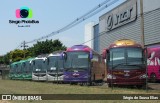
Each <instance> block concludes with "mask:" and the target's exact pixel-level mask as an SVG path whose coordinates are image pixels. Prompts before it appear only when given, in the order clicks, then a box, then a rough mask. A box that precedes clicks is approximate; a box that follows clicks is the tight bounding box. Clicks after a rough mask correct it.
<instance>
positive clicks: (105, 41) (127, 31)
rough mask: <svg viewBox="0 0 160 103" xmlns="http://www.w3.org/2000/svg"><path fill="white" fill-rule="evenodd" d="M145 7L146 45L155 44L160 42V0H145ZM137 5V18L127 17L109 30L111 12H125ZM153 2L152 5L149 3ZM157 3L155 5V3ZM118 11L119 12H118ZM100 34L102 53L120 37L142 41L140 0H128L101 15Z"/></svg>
mask: <svg viewBox="0 0 160 103" xmlns="http://www.w3.org/2000/svg"><path fill="white" fill-rule="evenodd" d="M143 1H144V2H143V5H144V7H143V9H144V36H145V45H146V46H147V45H153V44H158V43H160V39H159V38H160V9H159V8H160V5H158V4H160V0H153V1H152V0H143ZM135 3H136V7H137V14H136V15H137V16H136V19H135V20H130V19H133V17H132V18H130V19H126V21H124V22H123V23H124V24H122V25H120V26H118V27H116V28H114V29H112V30H109V31H108V30H107V19H108V15H109V14H116V13H117V14H118V13H119V12H120V13H123V11H125V10H127V9H128V8H129V7H130V6H132V5H135ZM149 4H151V5H149ZM154 4H155V5H154ZM116 11H118V12H116ZM99 36H100V38H99V39H100V43H99V47H100V53H102V50H103V49H104V48H107V47H108V46H109V45H110V44H111V43H113V42H114V41H115V40H118V39H132V40H135V41H136V42H138V43H142V41H141V17H140V0H128V1H126V2H125V3H123V4H122V5H120V6H118V7H117V8H115V9H113V10H112V11H109V12H107V13H106V14H104V15H102V16H100V18H99Z"/></svg>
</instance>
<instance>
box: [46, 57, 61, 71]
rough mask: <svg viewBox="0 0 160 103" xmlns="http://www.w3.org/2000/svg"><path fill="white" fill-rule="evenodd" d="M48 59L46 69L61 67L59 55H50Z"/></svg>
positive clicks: (53, 69) (54, 69)
mask: <svg viewBox="0 0 160 103" xmlns="http://www.w3.org/2000/svg"><path fill="white" fill-rule="evenodd" d="M48 59H49V63H48V70H51V71H56V70H57V68H58V69H59V70H61V69H63V60H61V59H60V56H51V57H49V58H48Z"/></svg>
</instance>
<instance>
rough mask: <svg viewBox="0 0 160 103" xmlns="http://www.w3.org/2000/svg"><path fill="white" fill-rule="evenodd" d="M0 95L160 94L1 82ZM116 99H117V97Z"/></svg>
mask: <svg viewBox="0 0 160 103" xmlns="http://www.w3.org/2000/svg"><path fill="white" fill-rule="evenodd" d="M0 94H160V91H158V90H148V92H146V91H145V90H138V89H135V88H133V89H131V88H128V89H127V88H114V89H113V90H112V89H111V88H106V87H105V88H98V87H92V86H91V87H87V86H79V85H66V84H53V83H45V82H32V81H16V80H0ZM115 98H116V97H115ZM117 102H118V103H130V102H131V101H128V100H118V101H117V100H108V101H107V100H92V101H91V100H88V101H87V100H74V101H71V100H67V101H66V100H65V101H64V100H54V101H53V100H52V101H50V100H46V101H44V100H43V101H7V102H6V101H3V102H2V101H0V103H117ZM144 102H145V103H153V102H154V103H158V102H159V101H151V100H149V101H145V100H144V101H141V100H135V101H132V103H144Z"/></svg>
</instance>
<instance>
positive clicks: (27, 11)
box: [9, 6, 39, 27]
mask: <svg viewBox="0 0 160 103" xmlns="http://www.w3.org/2000/svg"><path fill="white" fill-rule="evenodd" d="M15 17H16V18H17V20H9V23H10V24H16V25H18V27H30V24H38V23H39V20H33V19H32V17H33V10H32V9H31V8H28V7H26V6H23V7H21V8H19V9H16V10H15Z"/></svg>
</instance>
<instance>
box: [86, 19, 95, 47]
mask: <svg viewBox="0 0 160 103" xmlns="http://www.w3.org/2000/svg"><path fill="white" fill-rule="evenodd" d="M94 25H95V23H94V22H90V23H88V24H86V25H85V33H84V42H86V43H85V45H87V46H89V47H90V48H93V40H91V39H93V32H94V28H93V26H94ZM88 41H89V42H88Z"/></svg>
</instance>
